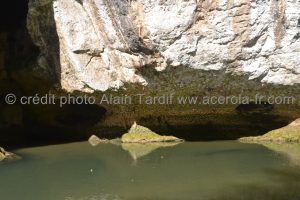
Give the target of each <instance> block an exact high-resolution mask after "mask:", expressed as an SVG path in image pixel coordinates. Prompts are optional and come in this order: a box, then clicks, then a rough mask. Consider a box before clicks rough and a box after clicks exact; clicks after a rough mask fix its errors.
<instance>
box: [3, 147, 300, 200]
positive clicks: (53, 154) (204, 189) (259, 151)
mask: <svg viewBox="0 0 300 200" xmlns="http://www.w3.org/2000/svg"><path fill="white" fill-rule="evenodd" d="M124 149H125V150H126V151H128V152H129V154H128V152H126V151H124ZM295 152H297V150H296V151H295ZM16 153H17V154H19V155H21V156H22V157H23V159H22V160H21V161H20V162H14V163H9V164H3V165H0V178H1V182H0V195H1V196H0V199H5V200H16V199H22V200H32V199H38V200H99V199H117V200H119V199H124V200H127V199H129V200H134V199H137V200H140V199H149V200H152V199H164V200H168V199H170V200H174V199H175V200H176V199H187V200H189V199H208V200H210V199H215V200H224V199H232V200H238V199H246V200H248V199H249V200H250V199H276V200H281V199H282V200H285V199H289V200H290V199H291V200H293V199H297V200H298V199H300V168H299V166H295V165H293V166H292V165H290V164H289V159H288V157H287V156H285V154H278V153H276V152H274V151H273V150H270V149H269V148H266V147H265V146H262V145H258V144H242V143H239V142H195V143H188V142H186V143H182V144H179V145H175V146H172V147H161V146H153V145H152V146H147V145H146V146H140V145H137V146H136V145H133V146H132V145H127V146H126V145H125V146H116V145H112V144H100V145H98V146H97V147H91V146H90V145H89V144H88V143H74V144H67V145H56V146H48V147H40V148H30V149H22V150H19V151H17V152H16ZM162 157H163V159H162ZM133 158H134V159H138V163H137V164H136V165H132V159H133ZM91 169H92V170H91ZM285 197H286V198H285Z"/></svg>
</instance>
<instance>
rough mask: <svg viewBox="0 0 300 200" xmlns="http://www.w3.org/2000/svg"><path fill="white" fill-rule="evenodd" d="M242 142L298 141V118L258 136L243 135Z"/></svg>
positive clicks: (299, 126) (299, 127) (299, 135)
mask: <svg viewBox="0 0 300 200" xmlns="http://www.w3.org/2000/svg"><path fill="white" fill-rule="evenodd" d="M240 141H242V142H280V143H281V142H295V143H300V119H297V120H295V121H294V122H292V123H291V124H289V125H288V126H285V127H283V128H280V129H276V130H273V131H270V132H268V133H266V134H265V135H262V136H258V137H244V138H241V139H240Z"/></svg>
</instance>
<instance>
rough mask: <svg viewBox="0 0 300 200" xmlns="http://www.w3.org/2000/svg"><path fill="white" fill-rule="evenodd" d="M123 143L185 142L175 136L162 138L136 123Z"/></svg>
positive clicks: (123, 139) (125, 135) (124, 136)
mask: <svg viewBox="0 0 300 200" xmlns="http://www.w3.org/2000/svg"><path fill="white" fill-rule="evenodd" d="M121 140H122V142H123V143H152V142H180V141H183V140H182V139H179V138H177V137H174V136H162V135H159V134H157V133H154V132H153V131H151V130H150V129H148V128H146V127H143V126H140V125H137V124H136V123H134V124H133V125H132V127H131V128H130V129H129V131H128V133H125V134H124V135H123V136H122V138H121Z"/></svg>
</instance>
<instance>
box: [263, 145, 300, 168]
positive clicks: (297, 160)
mask: <svg viewBox="0 0 300 200" xmlns="http://www.w3.org/2000/svg"><path fill="white" fill-rule="evenodd" d="M262 145H264V146H265V147H267V148H269V149H271V150H273V151H276V152H279V153H283V154H285V155H287V156H288V158H289V159H290V161H291V163H292V164H293V165H297V166H300V144H299V143H282V144H280V143H262Z"/></svg>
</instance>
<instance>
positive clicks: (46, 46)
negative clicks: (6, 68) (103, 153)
mask: <svg viewBox="0 0 300 200" xmlns="http://www.w3.org/2000/svg"><path fill="white" fill-rule="evenodd" d="M299 10H300V9H299V4H298V3H297V2H296V1H291V0H287V1H283V0H278V1H277V0H270V1H259V0H254V1H251V2H249V1H239V2H237V1H221V0H219V1H213V2H212V1H196V0H186V1H175V0H167V1H150V0H135V1H133V0H131V1H121V0H112V1H111V0H68V1H66V0H30V1H29V6H28V15H27V29H28V32H29V34H30V35H31V38H32V40H33V42H34V43H35V45H36V46H38V47H39V49H40V56H39V57H38V59H37V65H38V66H37V67H39V68H40V69H43V70H44V71H47V72H49V73H48V76H50V79H54V80H55V81H56V82H57V83H58V84H59V88H62V89H63V90H65V92H74V94H75V95H82V94H85V93H88V94H91V95H96V96H98V95H101V94H108V93H109V94H115V95H121V94H127V93H129V94H136V93H141V92H142V93H144V94H146V95H157V96H159V95H165V94H170V93H173V94H174V95H175V96H176V95H177V96H185V95H186V96H196V95H197V96H200V97H201V96H202V97H203V96H207V95H211V96H214V95H215V96H220V95H223V96H228V95H236V96H238V95H240V94H243V95H247V96H249V97H254V96H255V95H256V94H257V93H259V94H261V95H283V96H291V95H293V96H294V98H295V99H300V98H299V96H300V94H299V80H300V75H299V74H300V72H299V66H300V65H299V64H300V63H299V62H300V60H299V59H298V57H299V50H300V49H299V47H300V45H299V38H300V37H299V34H300V28H299V26H300V25H299V18H300V17H299ZM1 73H2V70H1ZM22 74H23V76H21V77H22V79H21V78H20V76H16V77H15V78H14V79H15V80H18V81H20V80H21V81H20V82H21V84H20V85H21V87H23V86H26V84H23V83H26V81H24V80H28V78H27V72H26V71H25V72H22V73H21V75H22ZM24 74H25V76H24ZM46 76H47V75H44V77H46ZM32 85H38V84H36V83H34V84H32ZM28 88H29V89H30V90H32V88H33V87H27V88H26V89H28ZM101 106H103V107H105V110H107V112H106V113H105V116H104V117H101V119H100V120H99V121H98V123H97V125H96V126H95V127H92V128H91V129H93V130H97V131H99V132H105V134H108V135H109V134H111V133H112V134H115V133H118V134H119V133H121V132H123V131H125V130H126V129H127V128H129V127H130V125H131V124H132V123H133V122H134V121H138V122H139V123H141V124H143V125H146V126H147V127H150V128H151V129H153V130H155V131H158V132H160V133H164V132H166V131H167V132H168V133H170V134H173V133H176V134H175V135H176V136H178V137H181V138H186V137H188V138H192V139H224V138H225V139H226V138H237V137H238V136H240V134H243V135H248V134H262V133H264V132H266V131H268V130H270V129H274V128H278V127H281V126H283V125H286V124H288V123H289V122H291V121H292V120H293V119H295V118H297V117H299V101H298V103H296V104H293V105H275V106H273V107H272V108H271V109H260V108H259V109H258V111H256V110H255V109H254V110H253V109H252V108H250V109H249V108H245V109H242V111H240V110H239V109H238V110H237V109H236V108H237V107H238V105H185V106H182V105H180V106H179V105H167V106H166V105H154V106H146V107H145V105H137V104H136V102H134V103H133V105H116V106H115V105H114V106H111V105H101ZM101 108H102V107H101ZM31 109H33V110H34V114H35V116H34V117H35V118H37V119H38V121H40V122H41V123H42V124H49V121H51V126H52V125H53V123H54V122H55V123H56V125H57V126H58V127H60V126H61V124H60V123H62V122H64V121H66V120H59V121H58V122H57V118H60V115H63V116H69V115H68V113H67V114H64V113H62V114H61V113H59V114H57V113H58V112H57V111H58V110H59V109H58V108H54V109H52V108H45V109H40V108H31ZM253 111H254V112H253ZM60 112H65V111H60ZM89 112H90V111H89ZM49 118H51V119H49ZM71 130H72V129H71ZM93 130H92V131H93ZM186 130H189V131H186ZM198 130H202V131H201V133H197V134H198V135H197V134H196V135H195V134H194V133H195V131H198ZM183 131H185V132H189V133H190V134H191V135H192V136H186V134H187V133H183ZM89 132H90V130H89ZM225 132H226V134H224V133H225ZM211 133H215V135H211ZM219 133H222V134H219Z"/></svg>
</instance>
